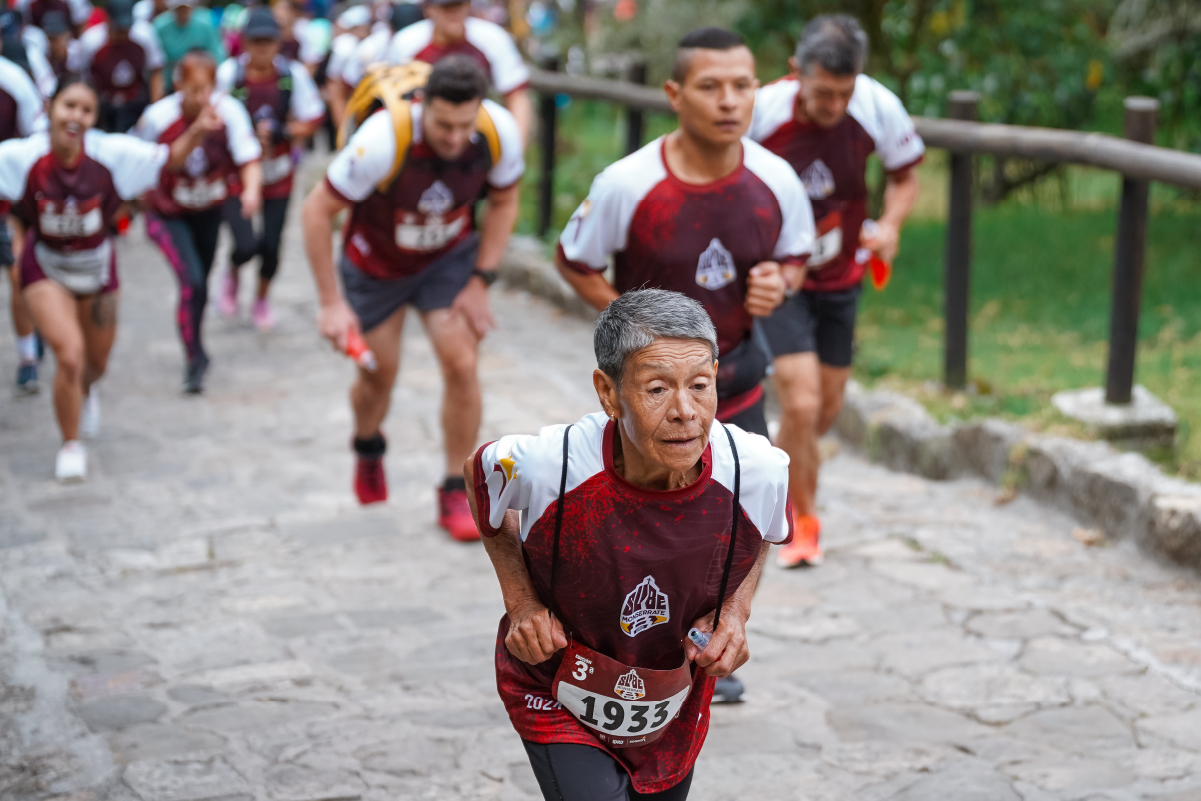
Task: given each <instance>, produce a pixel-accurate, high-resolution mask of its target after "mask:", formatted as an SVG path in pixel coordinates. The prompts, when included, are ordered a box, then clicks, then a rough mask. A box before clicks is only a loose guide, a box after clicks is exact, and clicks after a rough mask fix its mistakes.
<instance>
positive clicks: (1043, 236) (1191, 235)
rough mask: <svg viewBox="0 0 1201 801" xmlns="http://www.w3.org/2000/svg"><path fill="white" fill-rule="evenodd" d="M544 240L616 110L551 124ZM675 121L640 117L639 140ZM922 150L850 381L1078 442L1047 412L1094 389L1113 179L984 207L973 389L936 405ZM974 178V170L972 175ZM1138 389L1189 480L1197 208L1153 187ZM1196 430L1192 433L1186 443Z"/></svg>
mask: <svg viewBox="0 0 1201 801" xmlns="http://www.w3.org/2000/svg"><path fill="white" fill-rule="evenodd" d="M559 124H560V129H559V139H560V144H559V152H558V157H557V162H556V173H555V207H554V214H553V222H552V231H551V235H550V236H548V242H553V241H554V240H553V236H554V235H555V234H556V233H557V231H558V230H560V229H561V228H562V226H563V225H565V224H566V222H567V220H568V218H569V217H570V216H571V213H572V212H573V211H574V210H575V208H576V206H577V205H578V204H579V203H580V201H581V200H583V198H584V197H585V196H586V195H587V193H588V188H589V185H590V184H591V182H592V178H593V177H594V176H595V175H596V173H598V172H599V171H600V170H602V169H604V167H605V166H607V165H608V164H610V163H611V162H612V161H614V160H616V159H617V158H619V157H621V156H622V155H623V148H624V144H625V121H624V114H623V113H621V112H620V111H618V110H617V109H615V108H613V107H611V106H609V105H608V104H604V103H599V102H596V103H593V102H575V103H573V104H572V105H571V106H570V107H569V108H566V109H563V110H561V112H560V117H559ZM673 125H674V121H673V120H672V119H671V118H668V117H664V116H662V115H650V116H649V118H648V121H647V137H648V139H649V138H650V137H652V136H657V135H658V134H660V133H663V132H665V131H668V130H671V128H672V127H673ZM527 163H528V164H529V165H530V169H529V170H528V171H527V174H526V177H525V180H524V187H523V198H522V216H521V222H520V224H519V230H521V231H522V232H524V233H533V232H534V227H535V221H536V219H537V186H538V182H539V180H540V175H539V170H538V164H539V155H538V151H537V147H536V146H535V147H532V148H531V149H530V152H529V153H528V154H527ZM945 163H946V161H945V158H944V157H943V154H941V153H937V152H935V153H931V156H930V158H929V159H928V160H927V162H926V164H924V165H923V167H922V169H921V178H922V186H923V190H922V198H921V200H920V202H919V205H918V209H917V211H916V212H915V214H914V216H913V218H912V219H911V220H910V222H909V224H908V225H907V226H906V227H905V231H904V234H903V237H902V251H901V254H900V256H899V257H898V259H897V262H896V265H895V269H894V273H893V279H892V283H891V284H890V285H889V286H888V288H887V289H886V290H885V291H884V292H882V293H879V292H876V291H875V290H873V289H872V288H871V287H870V286H868V287H867V288H866V289H865V290H864V295H863V304H862V312H861V316H860V321H859V327H858V348H859V349H858V355H857V357H856V364H855V374H856V377H857V378H858V379H859V380H860V381H862V382H864V383H866V384H868V385H882V386H890V387H894V388H897V389H900V390H902V391H905V392H908V393H909V394H911V395H913V396H915V397H917V398H918V399H919V400H921V401H922V402H923V403H925V404H926V405H927V407H928V408H930V410H931V411H932V413H934V414H935V415H936V416H937V417H939V418H941V419H943V420H947V421H950V420H965V419H972V418H976V417H982V416H999V417H1004V418H1010V419H1019V420H1021V421H1022V422H1024V423H1026V424H1027V425H1030V426H1032V427H1034V428H1036V429H1039V430H1044V431H1051V432H1061V433H1067V434H1071V435H1075V436H1089V435H1090V432H1088V431H1087V430H1085V429H1083V428H1082V427H1080V426H1078V425H1075V424H1073V423H1071V422H1070V421H1067V420H1066V419H1064V418H1062V417H1061V416H1059V415H1058V414H1057V413H1056V412H1055V411H1054V409H1053V407H1052V406H1051V403H1050V398H1051V395H1052V394H1053V393H1055V392H1057V391H1059V390H1061V389H1072V388H1078V387H1085V386H1098V385H1102V384H1103V383H1104V378H1105V362H1106V354H1107V347H1108V345H1107V342H1108V334H1109V305H1110V293H1111V283H1112V273H1113V237H1114V230H1115V224H1116V212H1115V207H1116V198H1117V194H1118V186H1119V182H1118V179H1117V177H1116V176H1114V175H1112V174H1108V173H1103V172H1099V171H1094V170H1083V169H1080V170H1076V169H1071V170H1068V171H1067V172H1066V173H1065V174H1064V175H1062V176H1060V177H1059V178H1052V179H1049V180H1046V181H1043V182H1041V183H1040V184H1038V185H1036V186H1034V187H1031V188H1029V189H1024V190H1022V191H1020V192H1018V193H1016V194H1015V195H1014V196H1012V197H1011V198H1010V199H1009V200H1007V201H1005V202H1004V203H1002V204H1000V205H998V206H994V207H991V208H981V207H977V210H976V213H975V216H974V228H973V247H974V251H973V252H974V256H973V265H972V308H971V335H970V342H969V353H970V357H969V359H970V361H969V374H970V377H971V379H972V380H973V382H974V387H975V390H976V391H975V392H972V393H947V392H944V391H943V390H941V388H940V387H939V386H938V383H937V382H938V381H939V380H940V379H941V375H942V358H943V340H942V332H943V312H942V270H943V251H944V247H945V238H946V226H945V222H944V220H945V214H946V169H945ZM985 167H986V168H987V165H985ZM1152 209H1153V213H1152V216H1151V219H1150V221H1149V225H1148V231H1147V242H1148V248H1147V263H1146V277H1145V281H1144V287H1143V303H1142V318H1141V321H1140V342H1139V353H1138V363H1137V371H1136V380H1137V381H1138V382H1139V383H1141V384H1144V385H1146V386H1147V388H1148V389H1150V390H1151V391H1152V392H1153V393H1155V394H1156V395H1157V396H1159V397H1160V398H1162V399H1163V400H1165V401H1166V402H1167V403H1169V404H1170V405H1171V406H1172V407H1173V408H1174V409H1175V410H1176V412H1177V414H1179V415H1180V418H1181V426H1180V435H1179V438H1178V449H1177V453H1176V454H1171V455H1165V456H1164V457H1163V458H1162V459H1161V461H1162V462H1163V463H1164V467H1165V468H1166V469H1168V470H1169V471H1170V472H1177V473H1179V474H1181V475H1185V476H1189V477H1192V478H1201V263H1199V261H1198V257H1197V255H1196V254H1198V253H1201V226H1199V225H1198V217H1199V216H1201V206H1199V205H1198V204H1196V203H1190V202H1187V201H1181V200H1178V199H1177V198H1176V195H1175V193H1174V192H1173V191H1172V190H1171V189H1168V188H1165V187H1160V186H1155V187H1154V188H1153V192H1152ZM1194 432H1196V433H1194Z"/></svg>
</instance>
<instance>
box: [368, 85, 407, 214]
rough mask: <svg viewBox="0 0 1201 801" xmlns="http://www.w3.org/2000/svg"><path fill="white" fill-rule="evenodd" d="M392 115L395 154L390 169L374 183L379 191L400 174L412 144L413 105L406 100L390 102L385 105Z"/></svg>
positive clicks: (382, 190) (383, 190) (384, 188)
mask: <svg viewBox="0 0 1201 801" xmlns="http://www.w3.org/2000/svg"><path fill="white" fill-rule="evenodd" d="M386 108H387V109H388V113H390V114H391V115H392V130H393V131H394V132H395V134H396V156H395V158H393V159H392V169H391V170H389V171H388V175H387V176H386V177H385V178H384V180H382V181H380V182H379V183H378V184H376V187H375V188H376V189H378V190H379V191H380V192H386V191H388V187H389V186H391V185H392V182H393V181H395V180H396V176H398V175H400V169H401V167H403V166H404V163H405V158H406V157H407V156H408V155H409V147H410V146H411V145H412V144H413V105H412V103H410V102H409V101H408V100H401V101H399V102H396V103H390V104H388V105H387V106H386Z"/></svg>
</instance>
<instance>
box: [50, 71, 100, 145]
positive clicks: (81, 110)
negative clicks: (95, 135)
mask: <svg viewBox="0 0 1201 801" xmlns="http://www.w3.org/2000/svg"><path fill="white" fill-rule="evenodd" d="M95 124H96V93H95V92H93V91H92V90H91V89H89V88H88V87H87V86H84V85H83V84H81V83H76V84H72V85H71V86H68V87H67V88H66V89H64V90H63V91H62V92H61V93H60V94H59V96H58V97H56V98H55V99H54V103H53V104H52V105H51V106H50V136H51V138H52V139H53V141H54V142H55V143H56V144H59V145H64V144H65V145H69V146H71V147H77V146H79V145H80V144H82V143H83V135H84V134H85V133H86V132H87V130H88V129H89V128H91V127H92V126H93V125H95Z"/></svg>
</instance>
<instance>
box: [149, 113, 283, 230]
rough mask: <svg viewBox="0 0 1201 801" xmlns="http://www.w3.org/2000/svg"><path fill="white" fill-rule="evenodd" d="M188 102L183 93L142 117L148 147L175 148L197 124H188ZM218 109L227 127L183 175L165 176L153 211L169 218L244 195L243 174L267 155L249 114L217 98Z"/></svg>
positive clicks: (154, 194)
mask: <svg viewBox="0 0 1201 801" xmlns="http://www.w3.org/2000/svg"><path fill="white" fill-rule="evenodd" d="M182 100H183V93H182V92H176V93H175V94H172V95H168V96H166V97H164V98H163V99H162V100H160V101H158V102H157V103H154V104H152V105H151V106H150V107H149V108H148V109H146V111H144V112H143V113H142V118H141V119H140V120H138V124H137V127H135V128H134V133H136V134H137V135H138V136H139V137H141V138H142V139H145V140H146V141H148V142H162V143H163V144H168V145H169V144H171V143H172V142H174V141H175V140H176V139H178V138H179V137H180V135H182V134H183V132H184V131H186V130H187V129H188V126H189V125H191V124H192V123H191V121H190V120H185V119H184V116H183V107H182V105H181V103H182ZM212 103H213V105H214V107H215V108H216V110H217V114H218V115H219V116H220V117H221V119H222V121H223V122H224V123H225V125H224V126H223V127H222V128H221V129H220V130H218V131H216V132H214V133H211V134H209V135H208V136H206V137H205V138H204V142H203V143H202V144H201V145H200V146H198V147H196V148H195V149H193V150H192V152H191V153H189V154H188V158H187V160H186V161H185V162H184V166H183V170H182V171H181V172H166V173H163V180H162V181H161V182H160V183H159V185H158V187H157V188H155V189H154V190H153V191H151V192H150V193H149V194H148V195H147V199H148V200H149V201H150V205H151V207H152V208H153V209H154V210H155V211H156V212H158V213H159V214H161V215H163V216H166V217H176V216H178V215H180V214H187V213H189V212H196V211H204V210H206V209H211V208H213V207H214V206H218V205H220V204H221V202H222V201H224V200H225V198H226V197H228V196H229V195H230V193H231V192H235V193H236V192H239V191H241V189H240V180H239V176H238V170H239V169H240V168H241V167H242V166H244V165H246V164H249V163H250V162H252V161H256V160H258V159H259V158H261V157H262V155H263V149H262V147H261V146H260V145H259V139H258V137H257V136H255V135H254V129H253V128H252V126H251V124H250V115H248V114H247V113H246V108H245V107H244V106H243V105H242V104H241V103H239V102H238V101H237V100H234V99H233V98H232V97H230V96H229V95H227V94H220V95H219V94H218V93H216V92H214V93H213V100H212Z"/></svg>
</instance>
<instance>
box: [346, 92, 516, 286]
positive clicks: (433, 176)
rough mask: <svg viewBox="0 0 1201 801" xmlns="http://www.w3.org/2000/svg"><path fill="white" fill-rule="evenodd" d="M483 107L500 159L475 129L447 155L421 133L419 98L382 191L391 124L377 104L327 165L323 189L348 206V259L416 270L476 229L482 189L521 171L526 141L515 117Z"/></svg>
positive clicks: (395, 270) (367, 266)
mask: <svg viewBox="0 0 1201 801" xmlns="http://www.w3.org/2000/svg"><path fill="white" fill-rule="evenodd" d="M483 109H484V111H485V112H486V113H487V115H488V117H489V118H490V119H491V120H492V125H493V127H494V128H495V129H496V138H497V140H499V141H498V142H497V144H498V145H499V150H500V157H499V158H498V159H496V160H495V161H494V160H493V157H492V145H491V144H490V142H489V141H488V138H487V137H486V136H485V134H483V133H478V132H477V133H476V135H475V137H474V138H473V139H472V141H471V144H469V145H468V147H467V149H466V150H465V151H464V152H463V155H462V156H460V157H459V158H458V159H456V160H454V161H446V160H445V159H443V158H442V157H441V156H439V155H438V154H437V153H435V152H434V150H433V149H432V148H431V147H430V146H429V145H427V144H426V143H425V141H424V140H423V139H422V135H421V111H422V108H421V104H420V103H414V104H413V105H412V117H413V141H412V144H411V145H410V146H409V152H408V153H407V154H406V155H405V157H404V165H403V166H402V167H401V169H400V172H399V173H398V174H397V175H396V177H395V179H393V181H392V183H390V184H389V185H388V186H387V187H386V189H384V190H383V191H381V190H380V188H379V184H380V183H382V182H383V181H384V180H385V179H387V177H388V175H389V174H390V173H391V172H392V169H393V167H394V165H395V159H396V129H395V126H394V125H393V122H392V116H391V114H389V112H388V111H387V110H386V109H381V110H380V111H377V112H376V113H375V114H372V115H371V116H370V117H368V118H367V121H366V122H364V123H363V124H362V125H361V126H359V129H358V130H357V131H355V133H354V136H352V137H351V138H350V141H349V142H348V143H347V145H346V147H344V148H343V149H342V150H341V151H340V152H339V153H338V155H337V156H335V157H334V160H333V161H332V162H331V163H330V165H329V170H328V171H327V172H326V174H325V183H326V187H327V188H328V189H329V190H330V191H331V192H332V193H333V194H334V195H335V196H336V197H339V198H341V199H342V200H344V201H345V202H347V203H352V204H354V208H353V209H352V210H351V214H350V223H349V225H348V226H347V230H346V232H345V237H346V238H345V241H346V250H345V253H346V257H347V258H348V259H350V261H351V263H353V264H354V265H355V266H356V267H358V268H359V269H360V270H362V271H363V272H365V273H367V274H368V275H371V276H375V277H376V278H399V277H402V276H406V275H413V274H415V273H418V272H420V271H421V270H422V269H424V268H425V266H426V265H428V264H429V263H430V262H432V261H434V260H435V259H437V258H438V257H439V256H441V255H442V254H443V253H445V252H446V251H448V250H450V249H451V248H452V247H454V246H455V245H456V244H457V243H459V242H460V241H462V240H463V239H465V238H467V237H468V236H470V235H471V232H472V230H474V225H475V220H474V210H475V203H476V201H477V200H479V198H480V196H481V193H482V192H483V191H484V190H485V188H490V189H507V188H508V187H511V186H512V185H513V184H515V183H517V181H518V180H519V179H520V178H521V174H522V173H523V172H524V171H525V157H524V155H523V151H524V145H523V143H522V141H521V132H520V131H519V130H518V128H517V121H516V120H514V119H513V115H512V114H510V113H509V112H508V111H506V110H505V109H504V108H503V107H501V106H499V105H497V104H496V103H493V102H492V101H491V100H484V101H483Z"/></svg>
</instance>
